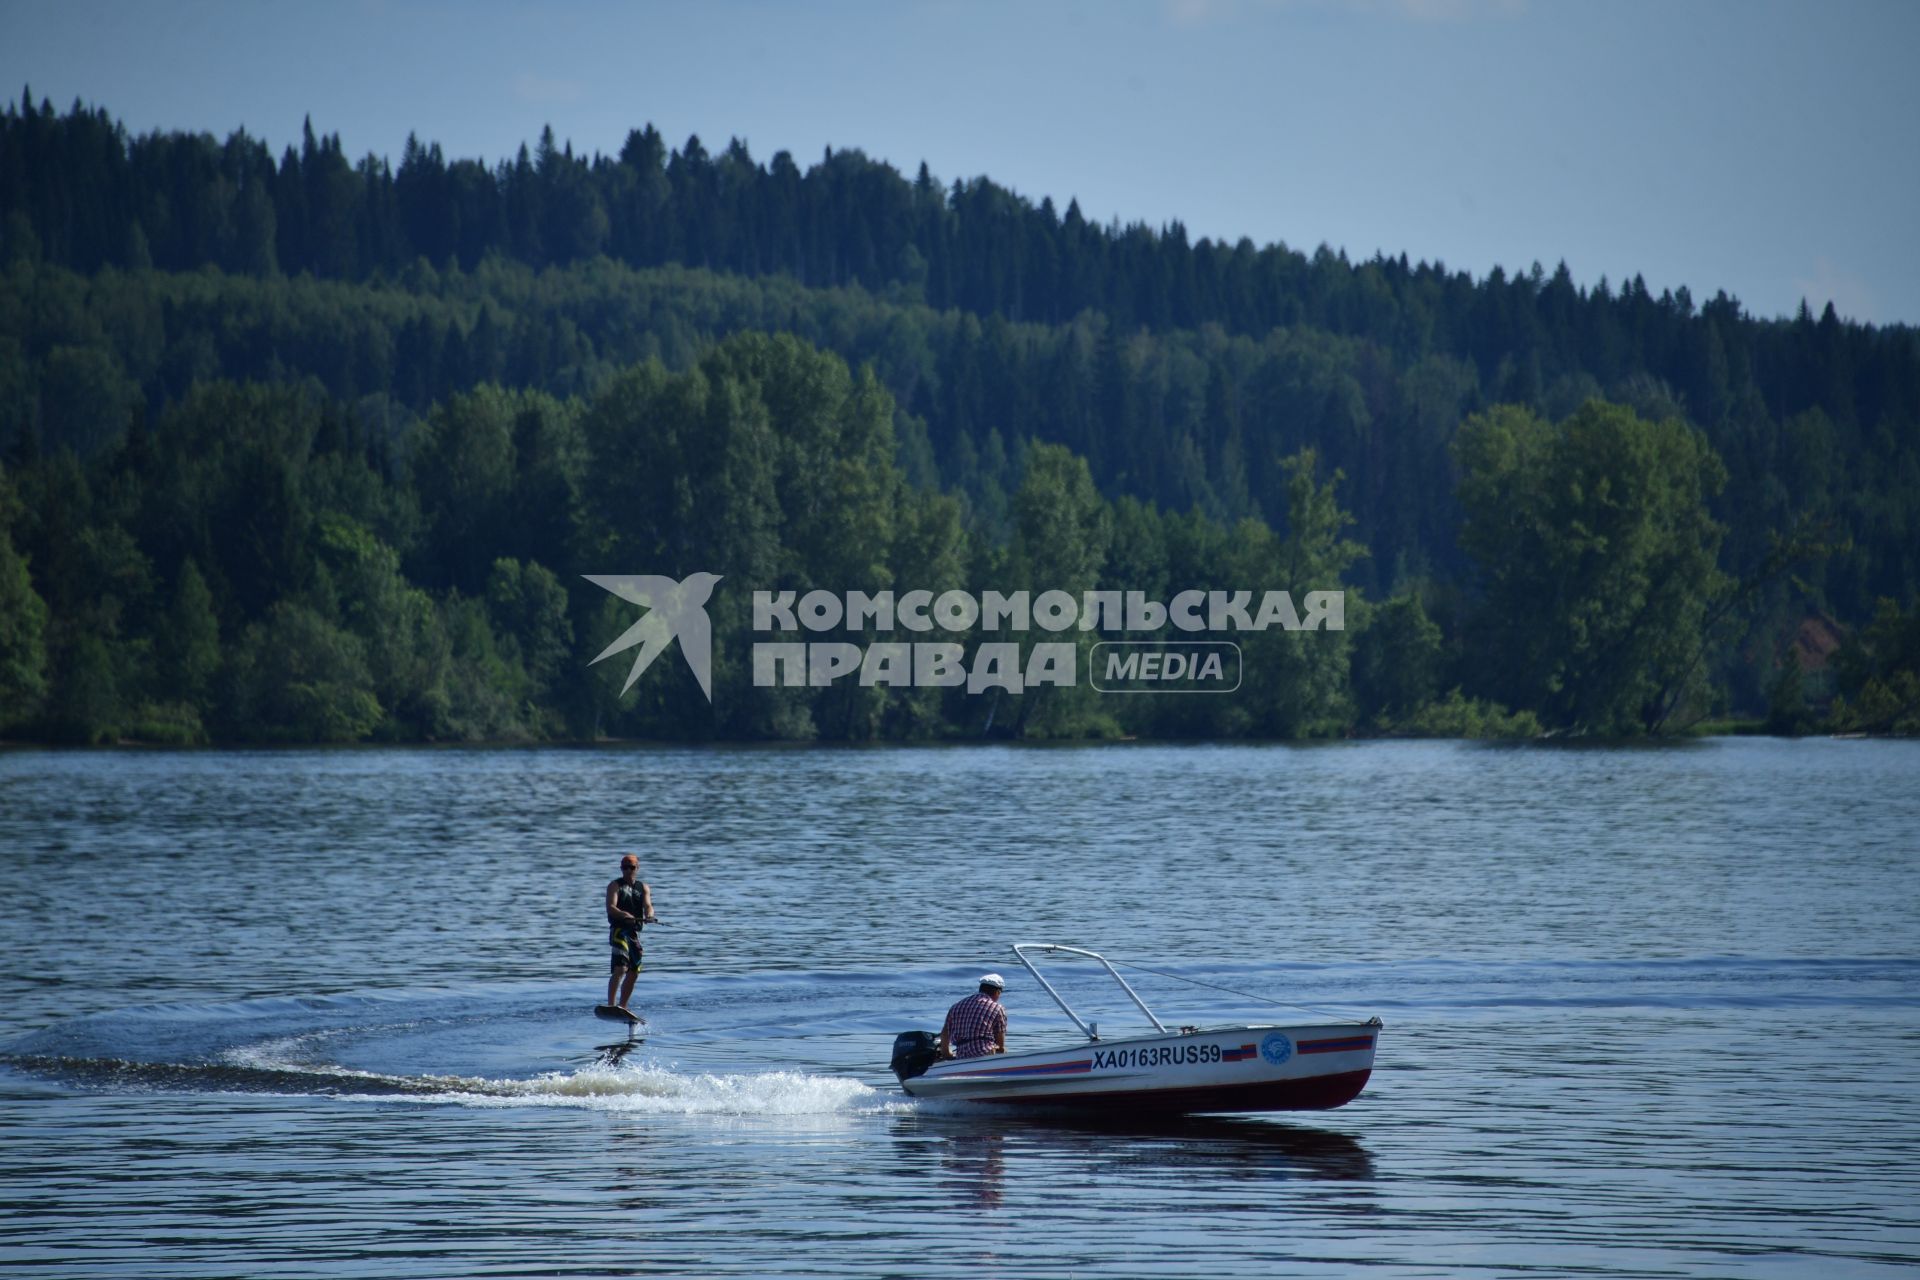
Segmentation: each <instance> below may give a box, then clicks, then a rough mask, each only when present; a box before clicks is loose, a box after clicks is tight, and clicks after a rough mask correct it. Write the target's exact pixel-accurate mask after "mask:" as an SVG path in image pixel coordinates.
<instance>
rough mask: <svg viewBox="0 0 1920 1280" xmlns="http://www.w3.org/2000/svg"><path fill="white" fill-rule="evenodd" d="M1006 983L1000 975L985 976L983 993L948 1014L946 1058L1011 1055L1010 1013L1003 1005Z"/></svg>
mask: <svg viewBox="0 0 1920 1280" xmlns="http://www.w3.org/2000/svg"><path fill="white" fill-rule="evenodd" d="M1006 986H1007V984H1006V980H1005V979H1003V978H1002V977H1001V976H1000V975H999V974H997V973H989V974H984V975H982V977H981V979H980V990H979V992H978V993H976V994H974V995H970V996H968V997H967V998H966V999H964V1000H960V1001H957V1002H956V1003H955V1004H954V1006H953V1008H951V1009H949V1010H947V1021H946V1025H945V1026H943V1027H941V1028H940V1056H941V1057H942V1058H980V1057H984V1056H986V1055H987V1054H989V1053H1005V1052H1006V1051H1007V1011H1006V1008H1005V1007H1004V1006H1002V1005H1001V1003H1000V993H1001V992H1002V991H1004V990H1006Z"/></svg>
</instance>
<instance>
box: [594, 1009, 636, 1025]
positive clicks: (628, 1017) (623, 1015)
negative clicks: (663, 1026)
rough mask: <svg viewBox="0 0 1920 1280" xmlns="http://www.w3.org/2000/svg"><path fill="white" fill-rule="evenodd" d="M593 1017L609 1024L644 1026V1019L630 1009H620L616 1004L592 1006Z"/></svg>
mask: <svg viewBox="0 0 1920 1280" xmlns="http://www.w3.org/2000/svg"><path fill="white" fill-rule="evenodd" d="M593 1016H594V1017H596V1018H605V1019H607V1020H608V1021H609V1022H624V1023H626V1024H627V1025H628V1026H630V1027H631V1026H635V1025H645V1023H646V1021H647V1020H646V1019H645V1018H643V1017H641V1016H640V1015H639V1014H637V1013H635V1012H634V1011H633V1010H631V1009H622V1008H621V1007H620V1006H619V1005H617V1004H597V1005H595V1006H593Z"/></svg>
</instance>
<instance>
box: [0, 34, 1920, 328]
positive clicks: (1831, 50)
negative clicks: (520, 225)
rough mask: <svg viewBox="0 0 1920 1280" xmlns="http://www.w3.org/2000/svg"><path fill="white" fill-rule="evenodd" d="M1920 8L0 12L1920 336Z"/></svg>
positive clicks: (181, 123)
mask: <svg viewBox="0 0 1920 1280" xmlns="http://www.w3.org/2000/svg"><path fill="white" fill-rule="evenodd" d="M1917 60H1920V3H1909V2H1907V0H1838V2H1836V3H1828V4H1813V3H1799V4H1794V3H1777V2H1773V0H1743V2H1740V3H1729V2H1727V0H1691V2H1689V3H1647V2H1644V0H1616V2H1611V3H1573V2H1572V0H1061V2H1058V3H1046V2H1044V0H1029V2H1028V3H1024V4H1022V3H998V2H996V0H983V2H979V3H960V2H959V0H894V2H893V3H865V2H859V3H856V2H854V0H819V2H817V3H807V4H801V3H774V2H772V0H717V2H713V3H705V4H696V3H651V4H649V3H629V4H611V3H580V4H533V3H506V2H500V0H493V2H486V0H483V2H478V3H452V2H451V0H420V2H417V3H415V2H407V0H335V2H334V3H324V4H306V5H289V4H279V3H266V2H264V0H249V2H246V3H233V2H230V0H184V2H181V3H172V4H159V3H150V2H148V3H125V2H122V0H64V2H63V3H60V4H51V3H40V2H32V3H25V2H21V0H0V92H4V93H6V94H8V95H10V96H12V97H14V98H15V99H16V100H17V97H18V95H19V92H20V88H21V86H23V85H30V86H31V87H32V90H33V94H34V97H35V99H36V100H38V99H39V98H41V97H47V98H50V99H52V101H53V102H54V103H55V105H56V106H58V107H60V108H62V109H63V110H64V109H65V108H66V107H67V106H68V105H70V104H71V103H72V102H73V101H74V100H75V99H76V98H78V99H81V100H83V101H84V102H86V103H88V104H90V105H94V106H100V107H105V108H106V109H107V110H108V111H109V112H111V113H112V114H113V115H115V116H117V117H118V118H120V119H121V120H123V121H124V122H125V123H126V125H127V127H128V128H129V129H130V130H132V131H133V132H136V133H141V132H146V131H148V130H151V129H156V128H158V129H192V130H200V131H207V132H211V133H214V134H216V135H219V136H222V137H224V136H225V135H226V134H227V133H228V132H230V131H232V130H233V129H235V128H238V127H242V126H244V127H245V128H246V129H247V131H248V132H249V133H251V134H254V135H255V136H258V137H263V138H265V139H267V140H268V141H269V142H271V143H273V144H274V145H275V147H276V150H277V149H278V148H279V147H280V146H283V145H284V144H286V143H288V142H292V141H297V140H298V138H299V136H300V128H301V121H302V120H303V119H304V118H306V117H308V116H311V118H312V120H313V124H314V128H315V129H316V131H318V132H322V133H338V134H340V135H341V138H342V141H343V143H344V145H345V147H346V149H347V152H348V154H349V155H352V156H359V155H363V154H365V153H367V152H376V153H379V154H382V155H385V156H389V157H392V158H394V159H395V160H396V162H397V159H398V156H399V153H400V150H401V147H402V146H403V145H404V143H405V141H406V137H407V134H408V133H409V132H413V133H417V134H418V135H419V136H420V138H421V139H422V140H423V141H438V142H439V143H440V144H441V145H442V147H443V148H444V149H445V151H446V152H447V154H448V155H449V157H454V156H478V157H482V158H485V159H488V160H490V161H492V160H499V159H502V158H505V157H507V156H510V155H512V153H513V152H514V151H515V150H517V149H518V147H519V146H520V144H521V143H522V142H523V141H524V142H528V143H531V142H533V141H534V140H535V139H536V138H537V137H538V136H539V132H540V129H541V127H542V126H543V125H545V124H551V125H552V126H553V128H554V131H555V133H556V135H557V136H559V137H560V138H562V139H569V140H571V141H572V143H573V146H574V149H575V151H576V152H578V151H586V152H593V151H601V152H606V153H609V154H612V153H617V152H618V150H619V148H620V145H621V143H622V142H623V141H624V140H625V138H626V135H627V132H628V130H629V129H632V128H635V127H639V126H642V125H644V124H646V123H649V122H651V123H653V124H655V125H657V126H658V127H659V128H660V130H661V132H662V133H663V134H664V135H665V136H666V137H667V139H668V140H669V142H670V143H671V144H672V145H674V146H679V145H680V144H681V143H682V142H684V141H685V139H686V138H687V136H688V135H690V134H698V135H699V137H700V139H701V140H702V142H703V143H705V144H706V146H707V147H708V149H709V150H718V149H720V148H721V147H723V146H725V144H726V142H727V140H728V139H729V138H733V137H739V138H742V139H744V140H745V141H746V142H747V143H748V145H749V146H750V148H751V149H752V153H753V155H754V156H755V158H756V159H759V160H762V161H766V160H769V159H771V157H772V156H773V154H774V153H775V152H776V151H780V150H787V151H791V152H792V153H793V155H794V156H795V158H796V159H797V160H798V161H799V162H800V163H801V164H803V165H806V164H810V163H812V162H814V161H816V160H818V158H819V157H820V155H821V154H822V151H823V149H824V148H826V147H828V146H832V147H834V148H848V147H857V148H859V149H861V150H863V151H865V152H866V153H867V154H868V155H871V156H874V157H877V158H879V159H883V160H886V161H889V162H891V163H892V164H894V165H895V166H896V167H898V168H899V169H900V170H901V171H902V172H904V173H907V174H909V175H911V174H912V173H913V172H914V170H915V169H916V168H917V167H918V166H919V164H920V162H921V161H923V160H924V161H925V162H926V163H927V164H928V166H929V167H930V168H931V169H932V171H933V173H934V174H935V176H937V177H938V178H940V179H941V180H942V181H943V182H947V183H951V182H952V181H953V180H954V179H956V178H972V177H977V176H980V175H983V174H984V175H986V176H988V177H991V178H993V179H994V180H995V181H996V182H999V183H1001V184H1002V185H1005V186H1009V187H1012V188H1013V189H1015V190H1016V191H1019V192H1020V193H1021V194H1023V195H1025V196H1028V197H1029V198H1031V199H1033V200H1034V201H1036V202H1037V201H1038V200H1039V199H1040V198H1041V197H1042V196H1052V197H1053V199H1054V201H1055V203H1056V204H1057V205H1059V206H1060V207H1061V208H1063V209H1064V208H1065V207H1066V203H1067V201H1068V200H1069V199H1076V198H1077V199H1078V200H1079V202H1080V207H1081V209H1082V211H1083V212H1084V213H1086V215H1087V216H1088V217H1090V218H1093V219H1095V220H1097V221H1102V222H1105V221H1108V220H1110V219H1114V218H1118V219H1120V220H1121V221H1123V222H1134V221H1144V222H1147V223H1149V224H1151V225H1154V226H1160V225H1164V224H1165V223H1167V222H1169V221H1172V220H1179V221H1181V222H1183V223H1185V225H1186V227H1187V230H1188V234H1189V236H1191V237H1192V238H1194V239H1198V238H1199V237H1201V236H1212V237H1215V238H1225V239H1228V240H1237V239H1238V238H1240V237H1241V236H1248V237H1251V238H1252V239H1253V240H1254V241H1255V242H1257V243H1260V244H1267V243H1272V242H1276V241H1278V242H1284V243H1286V244H1288V245H1291V246H1293V247H1294V248H1297V249H1301V250H1304V251H1308V252H1311V251H1312V250H1313V249H1314V248H1315V247H1317V246H1319V245H1321V244H1326V245H1329V246H1331V247H1333V248H1335V249H1344V250H1345V251H1346V253H1347V254H1348V256H1349V257H1352V258H1367V257H1371V256H1373V255H1374V254H1375V253H1376V252H1384V253H1387V254H1392V255H1398V254H1400V253H1405V254H1407V255H1408V257H1409V258H1411V259H1414V260H1422V259H1424V260H1428V261H1434V260H1438V261H1441V262H1444V263H1445V264H1446V265H1447V266H1448V267H1450V268H1453V269H1456V270H1458V269H1465V270H1468V271H1471V272H1472V273H1473V274H1474V275H1475V277H1476V278H1477V277H1480V276H1483V275H1484V274H1485V273H1486V272H1487V271H1488V270H1490V269H1491V268H1492V267H1494V266H1496V265H1499V266H1503V267H1505V268H1506V269H1507V270H1508V271H1510V272H1511V271H1515V270H1526V269H1528V268H1529V267H1531V265H1532V264H1533V263H1534V262H1536V261H1537V262H1540V263H1542V264H1543V265H1544V266H1545V267H1546V269H1547V270H1549V271H1551V270H1552V269H1553V268H1554V266H1555V265H1556V264H1557V263H1559V262H1561V261H1564V262H1566V264H1567V266H1568V268H1569V269H1570V270H1571V271H1572V273H1573V275H1574V278H1575V279H1576V280H1577V281H1579V282H1580V283H1582V284H1584V285H1590V284H1592V283H1594V282H1595V281H1597V280H1599V279H1600V278H1601V277H1603V276H1604V277H1607V278H1608V279H1609V280H1611V281H1613V282H1614V283H1615V284H1618V283H1619V282H1620V281H1622V280H1624V279H1627V278H1629V277H1631V276H1633V275H1635V274H1639V275H1641V276H1643V277H1644V278H1645V279H1646V282H1647V285H1648V287H1649V288H1651V289H1652V290H1653V291H1654V293H1655V294H1658V293H1660V292H1661V291H1662V290H1664V289H1672V288H1678V287H1680V286H1682V285H1685V286H1686V287H1688V288H1689V289H1690V290H1691V291H1692V292H1693V295H1694V297H1695V298H1696V299H1697V300H1704V299H1705V298H1708V297H1711V296H1712V295H1713V294H1714V293H1716V292H1718V291H1722V290H1724V291H1726V292H1727V293H1730V294H1732V295H1734V296H1735V297H1737V298H1739V299H1740V300H1741V302H1742V303H1743V304H1744V305H1745V306H1746V308H1747V309H1748V310H1749V311H1750V312H1752V313H1753V314H1755V315H1759V316H1774V315H1788V314H1791V313H1792V312H1793V311H1794V310H1795V309H1796V308H1797V307H1798V306H1799V304H1800V301H1801V300H1802V299H1803V298H1804V299H1805V300H1806V301H1807V302H1808V303H1809V304H1810V305H1811V306H1812V307H1813V308H1814V310H1815V311H1816V312H1817V311H1818V310H1819V309H1820V308H1821V307H1822V306H1824V305H1825V304H1826V303H1827V302H1828V301H1831V302H1832V303H1833V304H1834V307H1835V309H1836V310H1838V311H1839V313H1840V314H1841V315H1842V316H1844V317H1847V318H1849V319H1856V320H1862V321H1869V322H1874V323H1889V322H1900V323H1907V324H1913V323H1920V248H1916V236H1915V230H1914V229H1915V228H1916V227H1920V146H1917V145H1916V141H1915V131H1916V126H1920V75H1916V74H1915V73H1914V70H1913V68H1914V65H1915V63H1916V61H1917Z"/></svg>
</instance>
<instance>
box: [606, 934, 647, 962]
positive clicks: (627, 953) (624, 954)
mask: <svg viewBox="0 0 1920 1280" xmlns="http://www.w3.org/2000/svg"><path fill="white" fill-rule="evenodd" d="M607 945H608V946H609V947H611V948H612V949H613V971H614V972H615V973H624V972H625V971H626V970H628V969H633V970H635V971H636V972H637V971H638V970H639V968H640V957H641V955H642V953H643V948H642V947H641V946H640V930H638V929H637V928H635V927H634V926H632V925H630V924H616V925H609V926H608V927H607Z"/></svg>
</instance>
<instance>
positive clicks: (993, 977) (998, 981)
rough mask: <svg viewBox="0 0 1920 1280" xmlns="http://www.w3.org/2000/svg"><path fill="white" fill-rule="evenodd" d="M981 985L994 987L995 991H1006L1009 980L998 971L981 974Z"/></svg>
mask: <svg viewBox="0 0 1920 1280" xmlns="http://www.w3.org/2000/svg"><path fill="white" fill-rule="evenodd" d="M980 985H981V986H983V987H992V988H993V989H994V990H995V991H1005V990H1006V989H1007V980H1006V979H1005V978H1003V977H1001V976H1000V975H999V974H997V973H987V974H982V975H981V977H980Z"/></svg>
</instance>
